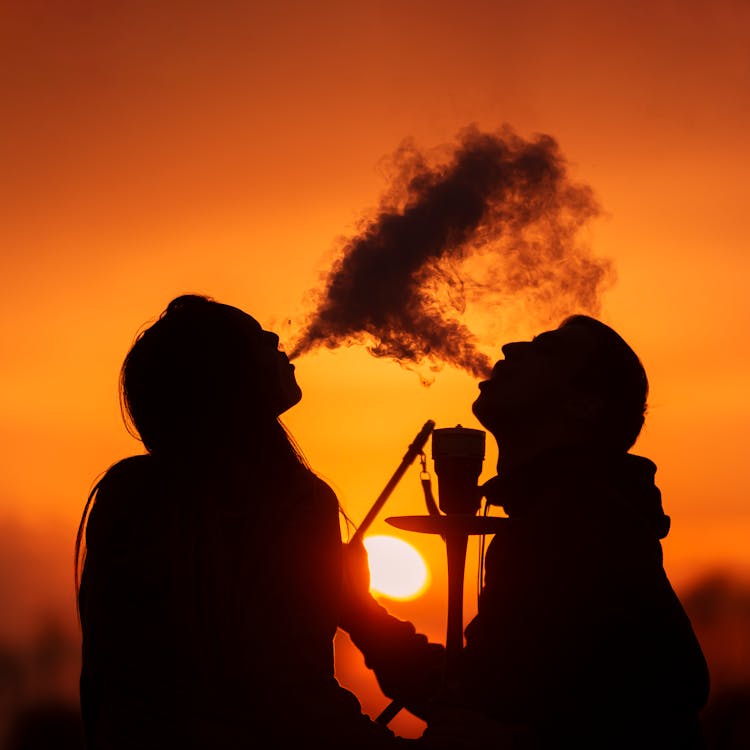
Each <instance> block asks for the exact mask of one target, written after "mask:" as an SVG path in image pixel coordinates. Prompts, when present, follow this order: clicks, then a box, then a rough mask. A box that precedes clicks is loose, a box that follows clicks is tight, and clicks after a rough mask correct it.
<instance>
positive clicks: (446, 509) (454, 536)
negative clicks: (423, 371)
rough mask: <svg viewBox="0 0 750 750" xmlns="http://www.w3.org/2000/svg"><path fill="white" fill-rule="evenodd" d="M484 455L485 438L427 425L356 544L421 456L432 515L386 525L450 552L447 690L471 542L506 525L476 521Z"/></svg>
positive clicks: (393, 708) (394, 705)
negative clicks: (433, 477)
mask: <svg viewBox="0 0 750 750" xmlns="http://www.w3.org/2000/svg"><path fill="white" fill-rule="evenodd" d="M430 435H432V458H433V461H434V464H435V473H436V474H437V479H438V498H439V501H438V503H437V504H436V503H435V500H434V497H433V495H432V490H431V485H430V480H429V474H428V473H427V471H426V457H425V456H424V453H423V451H422V449H423V447H424V445H425V444H426V442H427V440H428V438H429V437H430ZM484 453H485V432H484V431H483V430H475V429H471V428H467V427H462V426H461V425H460V424H459V425H457V426H456V427H446V428H439V429H436V428H435V423H434V422H433V421H432V420H428V421H427V422H426V423H425V425H424V427H423V428H422V430H420V432H419V433H418V435H417V437H416V438H415V439H414V441H413V442H412V443H411V445H410V446H409V449H408V450H407V452H406V454H405V455H404V458H403V460H402V462H401V464H400V466H399V468H398V469H397V470H396V473H395V474H394V475H393V477H392V478H391V480H390V481H389V482H388V484H387V485H386V487H385V489H384V490H383V492H381V494H380V496H379V497H378V499H377V500H376V501H375V504H374V505H373V506H372V508H371V509H370V511H369V512H368V514H367V516H366V517H365V520H364V521H363V522H362V524H361V525H360V526H359V528H358V529H357V532H356V533H355V534H354V538H357V537H361V536H362V535H363V534H364V532H365V530H366V529H367V527H368V526H369V525H370V523H372V521H373V519H374V517H375V516H376V515H377V513H378V512H379V510H380V508H381V507H382V506H383V504H384V503H385V501H386V499H387V498H388V495H389V494H390V493H391V492H392V491H393V488H394V487H395V484H396V482H398V480H399V479H400V478H401V476H402V475H403V473H404V471H405V470H406V468H407V467H408V466H409V465H410V464H411V463H412V462H413V461H414V459H415V458H416V457H417V456H418V455H421V457H422V474H421V479H422V486H423V489H424V496H425V504H426V506H427V511H428V512H427V515H414V516H391V517H388V518H386V519H385V520H386V523H388V524H390V525H391V526H394V527H396V528H398V529H402V530H405V531H414V532H417V533H423V534H439V535H440V536H441V537H442V539H443V541H444V542H445V547H446V556H447V564H448V619H447V628H446V640H445V653H446V663H445V674H444V684H445V686H446V688H448V689H450V688H451V686H452V685H453V683H454V681H455V679H456V676H457V669H458V664H459V661H460V657H461V651H462V649H463V645H464V640H463V593H464V573H465V568H466V550H467V545H468V538H469V536H472V535H475V534H476V535H485V534H493V533H495V532H497V531H498V529H499V528H500V526H501V525H502V524H503V523H504V522H505V521H506V520H507V519H504V518H501V517H489V516H477V511H478V510H479V507H480V505H481V501H482V491H481V488H480V487H479V485H478V479H479V475H480V473H481V471H482V463H483V461H484ZM402 708H403V706H401V705H400V704H399V703H398V702H397V701H393V702H391V703H390V704H389V705H388V706H386V708H385V709H384V710H383V711H382V712H381V713H380V715H379V716H378V717H377V721H378V723H380V724H388V723H389V722H390V721H391V719H393V717H394V716H396V714H397V713H398V712H399V711H400V710H401V709H402Z"/></svg>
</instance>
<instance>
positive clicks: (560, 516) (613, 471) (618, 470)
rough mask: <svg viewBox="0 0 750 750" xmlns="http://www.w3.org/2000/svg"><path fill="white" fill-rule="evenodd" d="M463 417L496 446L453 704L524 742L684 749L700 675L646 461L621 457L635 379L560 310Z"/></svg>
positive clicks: (700, 661) (483, 387) (641, 399)
mask: <svg viewBox="0 0 750 750" xmlns="http://www.w3.org/2000/svg"><path fill="white" fill-rule="evenodd" d="M502 352H503V355H504V359H501V360H500V361H499V362H497V364H496V365H495V367H494V369H493V371H492V375H491V377H490V378H489V379H488V380H487V381H485V382H482V383H480V384H479V389H480V393H479V396H478V397H477V399H476V401H475V402H474V404H473V411H474V414H475V415H476V417H477V419H478V420H479V421H480V423H481V424H482V425H483V426H484V427H485V428H486V429H487V430H488V431H489V432H490V433H491V434H492V435H493V436H494V437H495V439H496V441H497V445H498V453H499V460H498V474H497V476H496V477H494V478H493V479H491V480H490V481H489V482H487V483H486V484H485V486H484V488H483V491H484V493H485V497H486V498H487V501H488V503H492V504H496V505H499V506H502V508H503V509H504V510H505V512H506V514H507V515H508V516H509V519H510V520H509V521H508V522H507V523H506V524H505V525H504V527H503V529H502V530H501V531H500V532H499V533H497V534H496V535H495V536H494V538H493V539H492V541H491V543H490V545H489V546H488V550H487V555H486V561H485V580H484V585H483V588H482V592H481V596H480V601H479V608H478V613H477V615H476V617H475V618H474V619H473V620H472V621H471V622H470V623H469V625H468V627H467V628H466V631H465V635H466V647H465V650H464V653H463V661H462V664H461V671H460V681H459V696H460V698H459V704H461V705H463V706H465V707H466V708H467V709H472V710H478V711H480V712H481V713H482V714H483V715H485V716H489V717H492V718H493V719H495V720H497V721H499V722H501V723H502V724H504V725H509V726H517V727H519V728H521V730H522V731H521V735H522V736H523V737H525V740H524V741H525V742H526V743H527V744H524V745H523V746H524V747H527V746H531V747H534V748H553V747H554V748H568V747H571V748H576V749H577V750H581V749H583V748H597V750H611V749H619V748H629V749H631V750H632V749H635V748H638V749H639V750H643V749H644V748H660V750H664V749H665V748H699V747H703V744H702V739H701V730H700V723H699V711H700V709H701V708H702V707H703V705H704V704H705V702H706V700H707V697H708V671H707V667H706V663H705V659H704V657H703V654H702V651H701V648H700V645H699V643H698V641H697V639H696V637H695V635H694V633H693V629H692V626H691V623H690V621H689V619H688V617H687V615H686V614H685V612H684V610H683V608H682V606H681V603H680V601H679V600H678V598H677V596H676V595H675V592H674V590H673V589H672V586H671V584H670V582H669V580H668V578H667V576H666V574H665V571H664V567H663V558H662V549H661V544H660V540H661V539H663V538H664V537H665V536H666V535H667V533H668V530H669V520H670V519H669V517H668V516H666V515H665V514H664V512H663V510H662V505H661V495H660V491H659V489H658V488H657V486H656V485H655V484H654V474H655V471H656V467H655V465H654V464H653V463H652V462H651V461H649V460H648V459H646V458H643V457H640V456H636V455H633V454H631V453H629V452H628V451H629V449H630V448H631V446H632V445H633V444H634V443H635V441H636V438H637V437H638V435H639V433H640V430H641V427H642V425H643V422H644V415H645V411H646V397H647V394H648V381H647V378H646V373H645V371H644V369H643V366H642V365H641V362H640V361H639V359H638V357H637V356H636V355H635V353H634V352H633V351H632V349H631V348H630V347H629V346H628V345H627V344H626V343H625V341H624V340H623V339H622V338H621V337H620V336H619V335H618V334H617V333H616V332H615V331H614V330H612V329H611V328H610V327H608V326H606V325H604V324H603V323H601V322H599V321H597V320H595V319H593V318H590V317H587V316H580V315H578V316H573V317H571V318H568V319H567V320H565V321H564V322H563V324H562V325H561V326H560V327H559V328H557V329H556V330H553V331H548V332H545V333H542V334H540V335H539V336H536V337H535V338H534V339H533V340H532V341H530V342H518V343H510V344H506V345H505V346H503V347H502Z"/></svg>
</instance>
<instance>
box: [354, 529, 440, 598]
mask: <svg viewBox="0 0 750 750" xmlns="http://www.w3.org/2000/svg"><path fill="white" fill-rule="evenodd" d="M364 545H365V549H366V550H367V555H368V558H369V561H370V590H371V591H372V592H373V593H376V594H382V595H384V596H387V597H389V598H390V599H413V598H415V597H417V596H419V595H420V594H422V593H423V592H424V590H425V589H426V588H427V584H428V583H429V580H430V575H429V571H428V569H427V565H426V564H425V561H424V560H423V559H422V556H421V555H420V554H419V552H417V550H416V549H414V547H412V546H411V544H409V543H408V542H405V541H403V540H402V539H397V538H396V537H393V536H385V535H383V536H370V537H367V538H366V539H365V540H364Z"/></svg>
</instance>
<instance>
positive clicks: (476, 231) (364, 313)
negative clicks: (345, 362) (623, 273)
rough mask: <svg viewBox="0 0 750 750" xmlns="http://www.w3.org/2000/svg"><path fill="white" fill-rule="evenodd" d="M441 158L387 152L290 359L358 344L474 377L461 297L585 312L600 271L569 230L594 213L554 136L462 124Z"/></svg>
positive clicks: (601, 278) (539, 313)
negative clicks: (369, 208)
mask: <svg viewBox="0 0 750 750" xmlns="http://www.w3.org/2000/svg"><path fill="white" fill-rule="evenodd" d="M442 155H443V158H442V159H439V158H437V159H436V158H435V156H434V155H433V156H432V157H430V155H428V154H425V153H423V152H421V151H419V150H418V149H416V148H415V147H414V146H413V145H412V144H410V143H407V144H404V145H403V146H402V147H401V148H400V149H399V150H398V151H397V152H396V154H395V155H394V157H393V166H394V168H395V171H394V174H395V176H394V178H393V180H392V184H391V186H390V187H389V189H388V191H387V192H386V194H385V196H384V197H383V198H382V199H381V202H380V206H379V208H378V212H377V215H376V216H375V217H374V218H373V219H372V220H370V221H368V222H367V223H365V224H364V225H363V227H362V230H361V231H360V232H359V233H358V234H357V235H356V236H355V237H352V238H351V239H349V240H347V241H346V243H345V245H344V247H343V249H342V252H341V254H340V255H339V257H338V259H337V260H336V262H335V263H334V265H333V267H332V269H331V270H330V272H329V274H328V276H327V278H326V279H325V282H324V285H323V287H322V288H321V289H320V290H319V291H318V292H317V293H316V297H317V298H316V300H315V307H314V309H313V312H312V313H311V314H310V316H309V318H308V319H307V321H306V323H305V326H304V328H303V331H302V334H301V336H300V337H299V338H298V340H297V342H296V344H295V346H294V347H293V351H292V352H291V354H290V356H291V357H292V358H294V357H298V356H300V355H301V354H304V353H305V352H308V351H310V350H312V349H314V348H317V347H319V346H326V347H329V348H334V347H339V346H344V345H351V344H355V343H361V344H365V345H367V347H368V349H369V351H370V352H371V353H372V354H373V355H375V356H377V357H389V358H391V359H394V360H396V361H397V362H399V363H400V364H401V365H404V366H406V367H411V368H414V369H416V368H418V367H420V366H423V365H427V366H428V367H429V368H430V369H432V370H437V369H440V367H442V365H443V364H451V365H454V366H456V367H459V368H462V369H465V370H468V371H469V372H470V373H472V374H473V375H475V376H484V375H486V374H487V372H488V371H489V369H490V361H489V359H488V358H487V356H486V355H484V354H483V353H481V352H480V351H479V350H478V349H477V340H476V337H475V335H474V334H473V333H472V332H471V331H470V330H469V329H468V328H467V326H466V325H465V324H464V323H463V322H461V321H460V320H459V319H458V317H457V316H460V315H461V314H462V313H463V312H464V311H465V308H466V304H467V301H470V302H478V304H479V305H480V306H481V308H482V309H484V310H485V311H487V310H488V309H491V308H492V307H494V306H501V305H502V304H503V302H502V300H503V299H505V300H512V299H515V300H516V301H518V299H523V300H524V302H525V303H526V305H527V307H528V308H529V309H530V310H532V312H534V314H535V315H536V317H539V318H545V317H551V316H553V315H555V314H558V313H563V312H566V311H575V312H581V311H584V312H590V313H595V312H596V311H597V309H598V304H599V302H598V301H599V294H600V289H601V286H602V284H603V283H604V282H605V280H606V279H607V278H608V277H609V274H610V264H609V262H608V261H603V260H595V259H593V258H592V257H591V256H590V254H589V253H588V252H587V250H586V248H585V247H582V246H581V243H580V242H579V241H578V233H579V230H580V229H581V228H582V226H583V225H584V224H585V223H586V222H587V221H589V220H590V219H592V218H593V217H595V216H596V215H597V214H598V212H599V209H598V206H597V203H596V201H595V199H594V197H593V195H592V192H591V190H590V189H589V188H588V187H587V186H585V185H579V184H575V183H574V182H572V181H571V179H570V177H569V176H568V173H567V168H566V164H565V160H564V159H563V157H562V155H561V153H560V150H559V148H558V145H557V143H556V142H555V140H554V139H552V138H551V137H549V136H544V135H542V136H538V137H536V138H534V139H533V140H525V139H523V138H521V137H520V136H518V135H516V134H515V133H514V132H512V131H511V130H510V129H508V128H505V129H502V130H501V131H499V132H496V133H483V132H480V131H479V130H478V129H477V128H476V127H469V128H467V129H465V130H464V131H462V132H461V133H460V134H459V138H458V142H457V143H456V144H455V145H454V146H453V147H452V148H451V149H450V150H446V149H443V150H442ZM499 309H500V308H499V307H498V310H499ZM495 345H497V342H496V343H495Z"/></svg>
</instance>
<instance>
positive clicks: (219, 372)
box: [75, 295, 310, 592]
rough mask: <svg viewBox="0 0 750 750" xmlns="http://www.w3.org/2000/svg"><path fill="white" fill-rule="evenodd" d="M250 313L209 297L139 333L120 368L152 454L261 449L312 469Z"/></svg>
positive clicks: (174, 306)
mask: <svg viewBox="0 0 750 750" xmlns="http://www.w3.org/2000/svg"><path fill="white" fill-rule="evenodd" d="M243 315H244V314H243V313H241V312H240V311H239V310H237V309H236V308H232V307H229V306H227V305H223V304H220V303H218V302H216V301H214V300H213V299H211V298H210V297H206V296H201V295H182V296H180V297H177V298H175V299H173V300H172V301H171V302H170V303H169V305H168V306H167V308H166V310H165V311H164V312H163V313H162V314H161V315H160V316H159V318H158V319H157V320H156V321H155V322H154V323H153V324H152V325H150V326H149V327H147V328H146V329H145V330H143V331H142V332H141V333H139V334H138V335H137V337H136V340H135V342H134V343H133V345H132V346H131V348H130V350H129V351H128V353H127V356H126V357H125V360H124V362H123V365H122V368H121V370H120V382H119V394H120V406H121V411H122V414H123V419H124V421H125V424H126V428H127V429H128V431H129V432H130V433H131V434H133V435H134V437H136V438H138V439H140V440H141V441H142V443H143V445H144V447H145V449H146V453H147V454H148V455H152V456H155V457H166V458H167V459H168V460H170V461H178V462H182V465H188V464H191V463H192V464H195V463H196V462H197V463H200V462H201V461H206V460H212V459H213V458H215V457H218V456H221V455H222V454H223V453H227V452H231V451H233V450H237V449H238V448H239V450H241V451H242V455H243V456H246V457H249V456H250V455H252V453H253V450H252V449H253V448H255V449H256V451H255V453H256V455H259V456H260V457H259V458H257V461H258V464H259V465H263V461H264V459H263V456H266V457H269V458H272V459H274V460H276V461H278V462H280V463H282V464H288V465H290V466H292V465H297V466H299V465H301V466H302V467H304V468H305V469H306V470H308V471H310V467H309V465H308V463H307V461H306V460H305V458H304V455H303V454H302V451H301V450H300V449H299V447H298V445H297V443H296V442H295V440H294V439H293V437H292V436H291V435H290V434H289V432H288V431H287V429H286V428H285V427H284V425H283V423H282V422H281V420H280V418H279V416H278V414H277V413H276V412H275V411H274V410H273V409H272V408H271V406H270V405H271V404H272V402H273V389H274V388H275V387H276V385H277V383H276V380H275V378H276V373H275V371H273V370H271V371H269V368H268V367H263V366H262V362H261V361H260V360H259V358H258V356H257V351H255V350H254V338H253V329H252V328H248V325H247V324H246V323H245V321H244V320H243V318H242V316H243ZM245 317H246V319H247V321H248V322H250V321H252V319H251V318H249V316H245ZM252 322H254V321H252ZM258 330H259V331H260V327H259V326H258ZM256 348H257V347H256ZM207 457H210V458H209V459H207ZM112 468H113V467H110V469H109V470H107V472H105V473H104V474H103V475H102V476H100V477H99V479H98V480H97V481H96V483H95V484H94V486H93V488H92V489H91V492H90V493H89V496H88V498H87V500H86V503H85V506H84V509H83V512H82V515H81V520H80V523H79V526H78V532H77V535H76V544H75V585H76V592H78V591H79V589H80V581H81V573H82V567H83V564H84V562H85V547H86V545H85V535H86V527H87V524H88V519H89V517H90V515H91V511H92V510H93V507H94V504H95V502H96V497H97V494H98V492H99V489H100V487H101V484H102V481H103V480H104V478H105V477H106V476H107V474H108V473H109V471H111V469H112Z"/></svg>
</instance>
